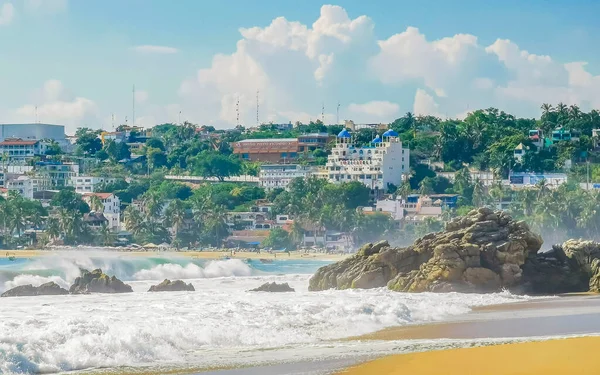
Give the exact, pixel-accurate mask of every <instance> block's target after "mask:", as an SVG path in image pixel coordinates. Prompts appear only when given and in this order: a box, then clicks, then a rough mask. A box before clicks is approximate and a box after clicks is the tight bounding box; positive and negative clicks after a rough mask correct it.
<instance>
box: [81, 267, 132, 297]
mask: <svg viewBox="0 0 600 375" xmlns="http://www.w3.org/2000/svg"><path fill="white" fill-rule="evenodd" d="M69 292H70V293H72V294H88V293H131V292H133V289H131V286H129V285H127V284H125V283H124V282H122V281H121V280H119V279H117V278H116V277H115V276H112V277H110V276H108V275H107V274H105V273H103V272H102V270H101V269H97V270H93V271H92V272H89V271H87V270H81V276H79V277H78V278H76V279H75V282H74V283H73V285H71V288H70V289H69Z"/></svg>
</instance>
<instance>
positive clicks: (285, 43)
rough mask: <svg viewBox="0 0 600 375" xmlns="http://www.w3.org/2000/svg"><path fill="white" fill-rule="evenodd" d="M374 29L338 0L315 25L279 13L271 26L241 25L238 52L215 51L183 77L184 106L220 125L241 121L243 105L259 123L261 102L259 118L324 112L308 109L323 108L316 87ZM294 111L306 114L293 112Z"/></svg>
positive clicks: (246, 120) (247, 120)
mask: <svg viewBox="0 0 600 375" xmlns="http://www.w3.org/2000/svg"><path fill="white" fill-rule="evenodd" d="M372 29H373V24H372V21H371V20H370V19H369V18H368V17H366V16H360V17H357V18H355V19H351V18H350V17H349V16H348V14H347V13H346V11H345V10H344V9H343V8H341V7H339V6H333V5H324V6H323V7H322V8H321V13H320V16H319V18H318V19H317V20H316V21H315V22H314V23H313V25H312V27H309V26H306V25H304V24H301V23H299V22H296V21H288V20H287V19H285V18H284V17H278V18H275V19H274V20H273V21H272V22H271V24H270V25H268V26H266V27H252V28H241V29H240V34H241V36H242V39H240V40H239V41H238V42H237V45H236V50H235V51H234V52H233V53H232V54H218V55H216V56H214V57H213V60H212V64H211V66H210V67H208V68H204V69H200V70H199V71H198V72H197V74H196V76H195V77H190V78H188V79H186V80H185V81H184V82H182V84H181V86H180V89H179V94H180V96H181V101H182V106H183V107H184V108H185V112H186V113H188V114H190V115H193V116H194V117H197V118H202V119H206V120H208V119H214V121H213V122H212V123H213V124H215V125H217V126H230V125H232V124H235V122H236V118H237V108H239V112H240V118H241V122H242V123H243V124H248V125H253V124H255V123H256V111H257V108H256V107H257V102H258V107H259V108H258V112H259V122H266V121H286V122H287V121H290V120H291V121H297V120H299V121H306V120H310V119H311V118H312V119H315V118H318V117H317V116H314V117H313V116H311V115H307V114H309V113H318V111H319V109H320V107H321V102H322V101H323V100H319V98H315V93H316V92H317V91H318V90H319V88H320V87H322V85H323V84H325V83H326V81H327V79H328V76H329V74H330V73H331V72H333V71H335V69H336V61H337V59H336V56H337V55H338V54H340V53H344V52H345V51H348V50H351V49H352V47H353V43H354V42H356V41H362V40H364V38H365V37H368V36H369V35H371V33H372ZM257 91H258V92H259V95H258V100H257ZM301 98H302V99H301ZM306 98H311V101H312V103H311V104H309V105H307V103H306ZM238 100H239V107H238V106H237V103H238ZM292 113H297V114H302V115H301V116H299V118H290V117H291V116H290V114H292ZM333 117H335V116H333ZM206 120H204V121H206Z"/></svg>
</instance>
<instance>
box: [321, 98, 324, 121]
mask: <svg viewBox="0 0 600 375" xmlns="http://www.w3.org/2000/svg"><path fill="white" fill-rule="evenodd" d="M321 122H322V123H323V124H324V123H325V102H323V105H322V106H321Z"/></svg>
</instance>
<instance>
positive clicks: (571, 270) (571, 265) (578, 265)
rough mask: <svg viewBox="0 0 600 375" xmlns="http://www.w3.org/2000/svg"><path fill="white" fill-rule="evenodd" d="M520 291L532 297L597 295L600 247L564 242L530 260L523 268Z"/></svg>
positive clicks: (531, 257) (590, 244)
mask: <svg viewBox="0 0 600 375" xmlns="http://www.w3.org/2000/svg"><path fill="white" fill-rule="evenodd" d="M523 274H524V283H523V291H524V292H526V293H534V294H557V293H571V292H587V291H590V292H595V293H600V243H597V242H593V241H584V240H568V241H566V242H565V243H563V244H562V245H554V246H553V247H552V249H551V250H550V251H547V252H540V253H538V254H536V255H535V256H530V257H529V258H528V259H527V261H526V262H525V264H524V265H523Z"/></svg>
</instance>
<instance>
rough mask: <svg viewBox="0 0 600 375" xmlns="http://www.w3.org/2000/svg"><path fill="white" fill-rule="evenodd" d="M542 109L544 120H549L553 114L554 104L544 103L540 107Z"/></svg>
mask: <svg viewBox="0 0 600 375" xmlns="http://www.w3.org/2000/svg"><path fill="white" fill-rule="evenodd" d="M540 108H541V109H542V118H547V117H548V115H549V114H550V112H552V110H553V108H552V104H548V103H544V104H542V106H541V107H540Z"/></svg>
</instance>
